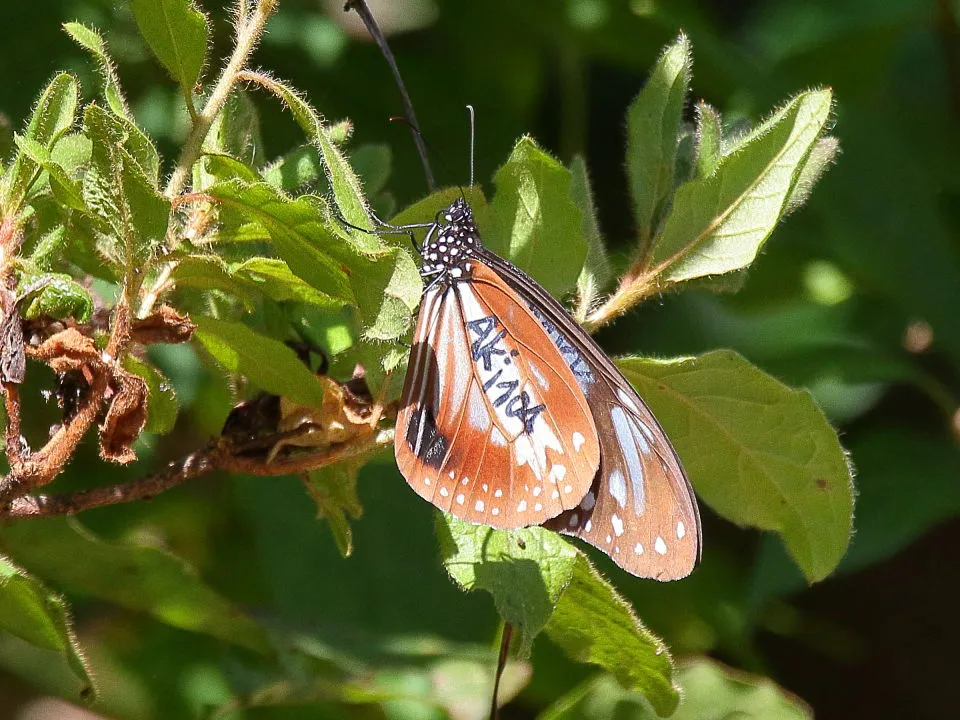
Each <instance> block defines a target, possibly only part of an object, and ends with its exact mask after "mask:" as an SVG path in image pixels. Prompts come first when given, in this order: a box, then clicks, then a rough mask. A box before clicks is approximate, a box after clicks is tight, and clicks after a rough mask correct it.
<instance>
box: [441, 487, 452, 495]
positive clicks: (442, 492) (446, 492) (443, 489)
mask: <svg viewBox="0 0 960 720" xmlns="http://www.w3.org/2000/svg"><path fill="white" fill-rule="evenodd" d="M449 494H450V491H449V490H447V489H446V488H440V496H441V497H447V495H449Z"/></svg>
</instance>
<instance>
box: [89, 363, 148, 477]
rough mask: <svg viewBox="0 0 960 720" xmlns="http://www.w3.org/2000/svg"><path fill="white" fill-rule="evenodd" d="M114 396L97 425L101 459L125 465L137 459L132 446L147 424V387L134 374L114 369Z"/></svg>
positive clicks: (119, 368) (118, 368)
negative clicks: (105, 414)
mask: <svg viewBox="0 0 960 720" xmlns="http://www.w3.org/2000/svg"><path fill="white" fill-rule="evenodd" d="M113 389H114V391H115V392H116V394H115V395H114V396H113V400H112V401H111V403H110V409H109V410H107V416H106V418H104V421H103V424H102V425H101V426H100V456H101V457H102V458H103V459H104V460H109V461H110V462H115V463H120V464H121V465H125V464H127V463H130V462H133V461H134V460H136V459H137V454H136V453H135V452H134V451H133V448H132V447H131V446H132V445H133V443H134V441H135V440H136V439H137V438H138V437H140V433H141V432H143V427H144V425H146V424H147V396H148V390H147V384H146V383H145V382H144V381H143V380H142V379H141V378H140V377H138V376H136V375H134V374H133V373H130V372H127V371H126V370H124V369H123V368H121V367H119V366H117V367H115V368H114V369H113Z"/></svg>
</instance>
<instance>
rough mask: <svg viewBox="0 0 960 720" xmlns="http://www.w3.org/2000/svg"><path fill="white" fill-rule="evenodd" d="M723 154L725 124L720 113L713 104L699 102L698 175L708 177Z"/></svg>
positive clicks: (701, 177)
mask: <svg viewBox="0 0 960 720" xmlns="http://www.w3.org/2000/svg"><path fill="white" fill-rule="evenodd" d="M722 155H723V126H722V124H721V122H720V113H718V112H717V111H716V110H715V109H714V108H713V107H712V106H710V105H708V104H707V103H705V102H703V101H700V102H698V103H697V175H696V176H697V177H698V178H700V179H703V178H708V177H710V176H711V175H713V171H714V170H716V169H717V165H718V164H719V163H720V158H721V156H722Z"/></svg>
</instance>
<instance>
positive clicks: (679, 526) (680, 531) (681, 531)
mask: <svg viewBox="0 0 960 720" xmlns="http://www.w3.org/2000/svg"><path fill="white" fill-rule="evenodd" d="M686 534H687V529H686V528H685V527H684V526H683V523H682V522H681V521H679V520H678V521H677V540H683V536H684V535H686Z"/></svg>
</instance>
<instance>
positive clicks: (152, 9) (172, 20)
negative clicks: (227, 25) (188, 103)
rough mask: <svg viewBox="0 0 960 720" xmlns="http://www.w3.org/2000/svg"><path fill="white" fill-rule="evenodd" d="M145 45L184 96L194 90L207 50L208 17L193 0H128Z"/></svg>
mask: <svg viewBox="0 0 960 720" xmlns="http://www.w3.org/2000/svg"><path fill="white" fill-rule="evenodd" d="M130 6H131V8H132V9H133V16H134V18H136V21H137V27H139V28H140V33H141V34H142V35H143V38H144V40H146V41H147V45H149V46H150V49H151V50H152V51H153V54H154V55H155V56H156V57H157V59H158V60H159V61H160V63H161V64H162V65H163V66H164V67H165V68H166V69H167V72H169V73H170V76H171V77H172V78H173V79H174V80H176V81H177V82H178V83H179V84H180V88H181V90H182V91H183V94H184V95H185V96H188V97H189V95H190V93H192V92H193V86H194V85H196V84H197V80H198V79H199V78H200V71H201V70H202V69H203V63H204V59H205V57H206V54H207V33H208V28H207V18H206V16H205V15H204V14H203V13H202V12H200V11H199V10H197V8H196V6H195V5H194V4H193V2H192V0H131V2H130Z"/></svg>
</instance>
